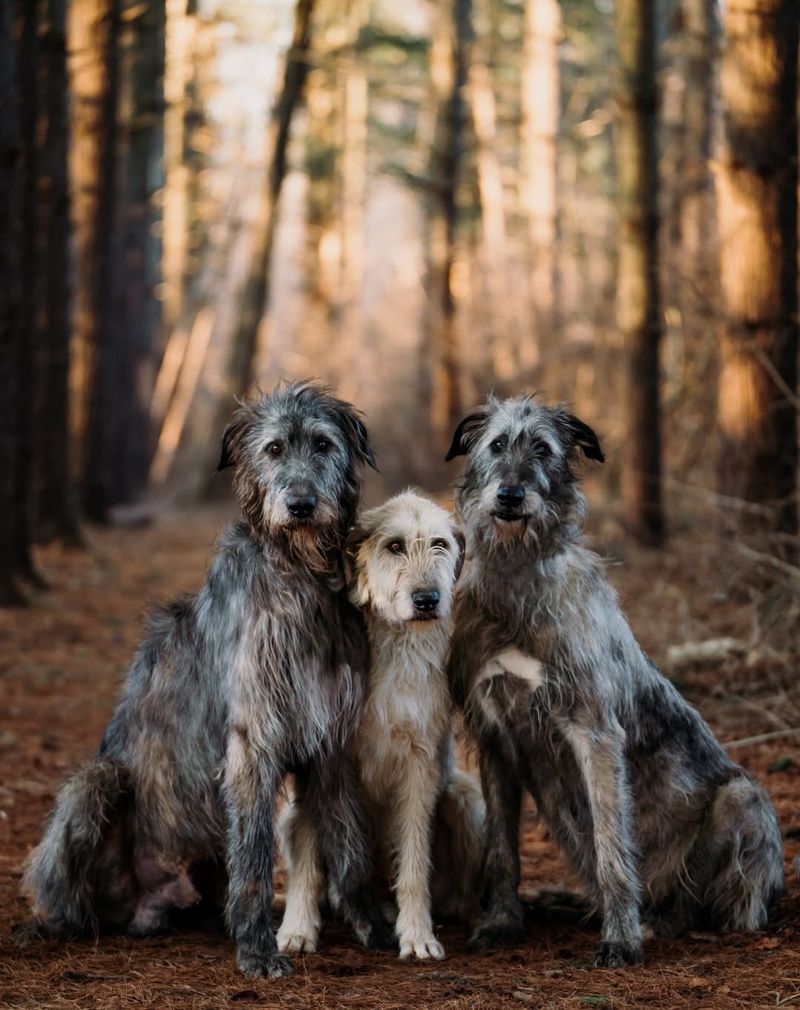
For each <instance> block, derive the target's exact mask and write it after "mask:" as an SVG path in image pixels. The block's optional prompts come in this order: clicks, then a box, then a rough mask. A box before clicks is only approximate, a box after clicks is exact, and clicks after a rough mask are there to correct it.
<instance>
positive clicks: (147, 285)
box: [114, 0, 166, 501]
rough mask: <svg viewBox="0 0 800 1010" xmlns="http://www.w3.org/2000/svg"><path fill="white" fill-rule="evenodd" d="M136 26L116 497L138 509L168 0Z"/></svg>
mask: <svg viewBox="0 0 800 1010" xmlns="http://www.w3.org/2000/svg"><path fill="white" fill-rule="evenodd" d="M134 13H136V14H137V16H136V17H135V18H133V19H132V20H131V21H130V23H129V31H130V32H131V37H132V44H131V49H130V55H129V59H130V103H129V110H128V122H127V136H126V141H127V147H126V168H125V206H124V216H125V221H124V229H125V235H124V248H123V257H124V258H123V277H124V289H123V291H122V300H123V304H124V313H123V316H124V331H123V332H122V333H121V334H120V339H119V342H118V349H117V353H116V355H115V357H116V368H117V380H116V387H117V389H118V390H119V397H120V404H119V406H120V410H119V415H118V423H117V447H116V451H115V454H114V457H115V479H114V487H115V496H116V498H117V499H118V500H119V501H131V500H132V499H133V498H135V497H136V496H137V495H138V494H140V493H141V492H142V490H143V488H144V484H145V481H146V478H147V470H148V467H149V463H150V450H151V446H152V436H151V432H150V418H149V409H148V408H149V403H150V397H151V395H152V391H153V386H154V383H155V371H156V363H157V358H158V357H159V355H160V352H161V350H162V346H161V345H162V334H161V303H160V301H159V299H158V298H157V297H156V291H157V287H158V284H159V281H160V262H161V238H160V234H161V232H160V228H159V227H158V226H159V224H160V221H161V211H160V208H159V206H158V203H157V194H159V193H160V192H161V190H162V188H163V185H164V170H163V159H164V62H165V28H166V11H165V6H164V0H150V3H148V4H144V5H139V6H137V7H136V8H134Z"/></svg>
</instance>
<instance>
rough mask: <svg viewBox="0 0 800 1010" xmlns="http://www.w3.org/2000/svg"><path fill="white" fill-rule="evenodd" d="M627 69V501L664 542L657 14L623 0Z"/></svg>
mask: <svg viewBox="0 0 800 1010" xmlns="http://www.w3.org/2000/svg"><path fill="white" fill-rule="evenodd" d="M615 16H616V30H617V44H618V52H619V67H618V79H617V89H616V98H617V122H616V161H617V184H618V207H619V264H618V277H617V325H618V327H619V330H620V333H621V335H622V338H623V340H624V342H625V347H626V351H627V358H628V384H627V390H626V401H627V407H628V412H627V415H628V416H627V419H626V426H625V427H626V433H627V438H628V446H627V458H626V460H625V471H624V475H623V476H624V482H623V483H624V487H623V490H624V497H625V503H626V508H627V512H628V518H629V522H630V524H631V528H632V530H633V533H634V535H635V536H636V537H637V538H638V539H639V540H640V541H641V542H642V543H646V544H650V545H651V546H657V545H658V544H660V543H661V541H662V539H663V532H664V524H663V514H662V503H661V494H662V492H661V440H660V417H659V374H658V369H659V342H660V338H661V326H662V323H661V305H660V296H659V285H658V160H657V149H656V133H657V113H658V103H657V89H656V58H655V10H654V6H653V4H652V3H651V2H650V0H617V3H616V5H615Z"/></svg>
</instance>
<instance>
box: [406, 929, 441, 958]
mask: <svg viewBox="0 0 800 1010" xmlns="http://www.w3.org/2000/svg"><path fill="white" fill-rule="evenodd" d="M411 957H415V958H416V959H417V960H418V961H428V960H430V959H433V960H434V961H442V960H443V959H444V947H443V946H442V945H441V944H440V943H439V941H438V940H437V939H436V937H435V936H434V935H433V934H432V933H420V934H417V935H414V934H411V935H405V936H401V937H400V960H401V961H407V960H408V959H409V958H411Z"/></svg>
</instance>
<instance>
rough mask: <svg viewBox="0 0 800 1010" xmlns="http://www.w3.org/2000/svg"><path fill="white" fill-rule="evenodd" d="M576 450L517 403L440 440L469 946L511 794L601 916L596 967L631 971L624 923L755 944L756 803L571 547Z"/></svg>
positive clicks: (486, 938) (637, 929)
mask: <svg viewBox="0 0 800 1010" xmlns="http://www.w3.org/2000/svg"><path fill="white" fill-rule="evenodd" d="M579 451H582V452H583V453H584V454H585V455H586V456H588V457H589V458H591V459H595V460H598V461H602V460H603V454H602V451H601V449H600V445H599V442H598V440H597V436H596V435H595V433H594V432H593V431H592V430H591V429H590V428H589V427H588V426H587V425H585V424H584V423H583V422H581V421H579V420H578V419H577V418H575V417H573V416H572V415H571V414H569V413H568V412H567V411H566V410H565V409H563V408H561V407H556V408H548V407H545V406H542V405H540V404H538V403H537V402H535V401H534V400H533V399H532V398H531V397H529V396H520V397H517V398H515V399H509V400H505V401H502V400H497V399H494V398H490V399H489V401H488V403H487V404H486V405H485V406H484V407H482V408H480V409H479V410H478V411H476V412H475V413H474V414H472V415H470V416H469V417H468V418H466V419H465V420H464V421H462V423H461V424H460V425H459V427H458V429H457V431H456V433H455V437H454V439H453V445H452V447H451V450H450V453H449V454H448V459H450V458H452V457H453V456H455V455H459V454H466V455H467V463H466V468H465V471H464V474H463V476H462V478H461V481H460V484H459V486H458V490H457V493H456V504H457V510H458V514H459V516H460V518H461V520H462V521H463V523H464V526H465V529H466V533H467V543H468V557H469V558H470V559H471V564H470V565H469V566H468V569H467V571H466V574H465V575H464V577H463V578H462V581H461V583H460V586H459V591H458V595H457V601H456V606H455V615H454V620H455V630H454V635H453V640H452V644H451V649H450V655H449V661H448V676H449V681H450V686H451V690H452V692H453V695H454V697H455V698H456V699H457V701H458V702H459V703H460V704H461V705H462V706H463V708H464V711H465V715H466V719H467V723H468V726H469V728H470V730H471V732H472V733H473V734H474V735H475V737H476V738H477V740H478V743H479V745H480V765H481V775H482V783H483V789H484V795H485V799H486V805H487V816H488V837H489V854H488V858H487V865H486V887H487V891H486V913H485V918H484V921H483V922H482V923H481V925H480V926H479V927H478V929H477V930H476V932H475V934H474V936H473V942H474V944H475V945H477V946H488V945H491V944H494V943H497V942H502V941H508V940H512V939H514V938H516V937H518V936H519V934H520V932H521V928H522V912H521V907H520V903H519V899H518V895H517V890H518V884H519V854H518V832H519V812H520V798H521V791H522V789H523V788H527V789H529V790H530V791H531V793H532V794H533V796H534V799H535V801H536V805H537V808H538V810H539V813H540V815H541V816H542V817H543V818H544V819H545V821H546V823H547V824H548V826H549V828H550V830H551V831H552V833H553V835H554V836H555V838H556V839H557V840H558V842H559V843H560V845H561V846H562V848H563V850H564V852H565V853H566V855H567V857H568V858H569V860H570V862H571V863H572V865H573V867H574V868H575V870H576V871H577V872H578V873H579V874H580V876H581V877H582V879H583V881H584V883H585V885H586V887H587V888H588V890H589V894H590V897H591V899H592V900H593V902H594V903H595V905H596V906H597V908H598V909H599V910H600V912H601V914H602V920H603V928H602V942H601V944H600V946H599V948H598V950H597V952H596V959H595V963H596V964H598V965H606V966H609V967H611V966H617V965H620V964H625V963H628V962H631V961H635V960H637V959H638V958H639V957H640V956H641V945H642V925H641V919H640V917H641V918H643V919H644V921H645V923H646V925H648V926H649V927H651V928H652V929H653V930H655V931H656V932H659V933H663V934H668V935H676V934H680V933H682V932H684V931H686V930H687V929H691V928H696V927H708V926H712V927H718V928H721V929H750V930H752V929H759V928H761V927H762V926H763V925H764V924H765V922H766V921H767V914H768V911H769V908H770V906H771V904H772V903H773V901H774V900H775V898H776V896H777V895H778V894H779V893H780V891H781V889H782V886H783V862H782V847H781V836H780V831H779V829H778V824H777V820H776V818H775V813H774V810H773V808H772V805H771V803H770V801H769V799H768V797H767V794H766V793H765V792H764V790H763V789H762V788H761V787H760V786H759V785H758V784H757V783H756V782H754V781H753V780H752V779H751V778H750V777H749V776H748V775H747V773H746V772H745V771H744V770H743V769H742V768H740V767H739V766H738V765H736V764H734V763H733V762H732V761H731V760H730V759H729V758H728V756H727V754H726V753H725V751H724V749H723V748H722V746H721V745H720V744H719V743H718V742H717V740H716V739H715V738H714V736H713V735H712V733H711V731H710V730H709V728H708V726H707V725H706V724H705V722H704V721H703V719H702V718H701V717H700V715H699V714H698V713H697V712H696V711H695V709H694V708H692V706H691V705H689V704H688V703H687V702H686V701H685V700H684V699H683V698H682V697H681V695H680V694H679V693H678V692H677V691H676V690H675V688H674V687H673V686H672V684H670V683H669V682H668V681H667V680H666V679H665V678H664V677H663V676H662V675H661V674H660V673H659V671H658V670H657V669H656V668H655V667H654V666H653V664H652V663H651V662H650V660H649V659H648V658H647V656H646V655H645V654H644V653H643V651H642V649H641V648H640V646H639V645H638V643H637V642H636V640H635V638H634V636H633V634H632V632H631V629H630V627H629V626H628V623H627V621H626V620H625V617H624V616H623V614H622V612H621V610H620V607H619V603H618V601H617V597H616V594H615V593H614V591H613V589H612V588H611V587H610V585H609V583H608V581H607V580H606V576H605V572H604V568H603V564H602V562H601V561H600V559H599V558H598V557H597V556H596V555H594V554H592V553H591V552H590V551H589V550H587V549H586V547H585V546H584V545H583V541H582V535H581V532H580V526H581V520H582V518H583V512H584V499H583V496H582V495H581V493H580V491H579V490H578V488H577V485H576V478H575V474H574V465H575V463H576V457H577V454H578V452H579Z"/></svg>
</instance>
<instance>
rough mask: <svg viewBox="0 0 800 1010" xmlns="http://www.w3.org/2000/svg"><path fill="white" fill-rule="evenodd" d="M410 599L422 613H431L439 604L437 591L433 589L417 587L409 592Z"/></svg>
mask: <svg viewBox="0 0 800 1010" xmlns="http://www.w3.org/2000/svg"><path fill="white" fill-rule="evenodd" d="M411 599H412V600H413V601H414V606H415V607H416V608H417V610H421V611H422V612H423V613H424V614H432V613H433V611H434V610H436V608H437V607H438V606H439V593H438V592H437V591H436V590H435V589H419V590H417V592H415V593H412V594H411Z"/></svg>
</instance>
